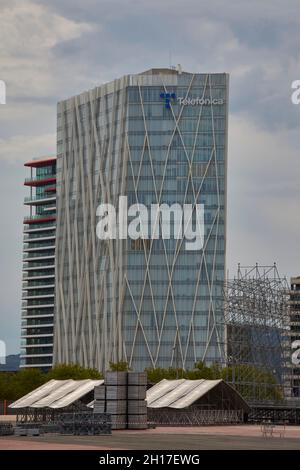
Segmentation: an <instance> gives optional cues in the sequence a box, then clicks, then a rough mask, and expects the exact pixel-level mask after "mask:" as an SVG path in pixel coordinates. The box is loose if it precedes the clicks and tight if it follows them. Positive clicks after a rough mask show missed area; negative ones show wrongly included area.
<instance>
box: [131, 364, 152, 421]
mask: <svg viewBox="0 0 300 470" xmlns="http://www.w3.org/2000/svg"><path fill="white" fill-rule="evenodd" d="M127 384H128V387H127V397H128V429H146V428H147V402H146V388H147V374H146V373H145V372H128V377H127Z"/></svg>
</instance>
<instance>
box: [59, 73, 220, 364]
mask: <svg viewBox="0 0 300 470" xmlns="http://www.w3.org/2000/svg"><path fill="white" fill-rule="evenodd" d="M166 96H167V99H166ZM227 114H228V76H227V75H226V74H190V73H180V72H177V71H175V70H173V69H170V70H165V69H163V70H159V69H156V70H155V69H153V70H150V71H148V72H144V73H143V74H140V75H132V76H125V77H123V78H122V79H120V80H115V81H113V82H111V83H109V84H106V85H103V86H101V87H98V88H95V89H94V90H92V91H89V92H86V93H83V94H81V95H79V96H76V97H74V98H71V99H69V100H66V101H63V102H61V103H59V105H58V162H57V201H58V202H57V203H58V219H57V243H56V315H55V346H54V362H56V363H57V362H79V363H81V364H83V365H86V366H93V367H97V368H98V369H100V370H104V368H105V367H107V365H108V362H109V361H118V360H121V359H123V360H126V361H128V362H129V365H130V366H131V367H132V368H133V369H135V370H143V369H144V368H145V367H169V366H175V365H177V366H180V367H181V366H182V367H184V368H191V367H193V365H194V363H195V362H196V361H199V360H204V361H206V362H208V363H211V362H216V361H217V362H220V361H221V358H222V345H223V343H224V334H223V328H224V318H223V309H222V298H223V283H224V270H225V247H226V169H227ZM121 195H126V196H127V197H128V205H132V204H136V203H140V204H144V205H145V206H146V207H149V206H150V205H151V204H168V205H172V204H174V203H178V204H180V205H181V206H182V205H183V204H193V206H194V205H195V204H203V205H204V246H203V249H201V250H197V251H187V250H186V248H185V241H184V240H177V239H172V238H171V239H169V240H165V239H163V238H159V239H147V240H145V239H137V240H131V239H122V240H119V239H114V240H106V241H103V240H99V239H98V238H97V237H96V224H97V217H96V209H97V206H98V205H99V204H100V203H110V204H113V205H114V206H115V207H116V208H117V207H118V200H119V196H121ZM220 305H221V307H220Z"/></svg>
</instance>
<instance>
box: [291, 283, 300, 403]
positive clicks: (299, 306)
mask: <svg viewBox="0 0 300 470" xmlns="http://www.w3.org/2000/svg"><path fill="white" fill-rule="evenodd" d="M290 340H291V349H292V351H291V354H293V353H294V354H293V356H295V357H292V363H291V391H292V397H300V364H297V362H298V360H299V359H300V354H297V350H299V349H300V276H297V277H292V278H291V291H290ZM298 358H299V359H298Z"/></svg>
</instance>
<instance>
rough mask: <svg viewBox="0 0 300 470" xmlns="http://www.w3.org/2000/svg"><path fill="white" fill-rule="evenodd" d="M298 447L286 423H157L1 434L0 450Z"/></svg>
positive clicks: (298, 434)
mask: <svg viewBox="0 0 300 470" xmlns="http://www.w3.org/2000/svg"><path fill="white" fill-rule="evenodd" d="M18 449H30V450H35V449H38V450H42V449H45V450H46V449H47V450H48V449H49V450H50V449H51V450H64V449H73V450H81V449H90V450H92V449H93V450H95V449H96V450H113V449H115V450H133V449H136V450H176V449H182V450H205V449H206V450H219V449H220V450H221V449H227V450H255V449H279V450H300V427H299V426H289V427H287V428H286V431H285V436H284V437H283V438H280V437H279V435H278V434H276V435H275V436H274V437H268V438H265V437H263V436H262V433H261V429H260V426H254V425H252V426H250V425H243V426H207V427H158V428H156V429H147V430H144V431H130V430H124V431H113V434H112V435H111V436H63V435H60V434H45V435H43V436H39V437H15V436H4V437H1V438H0V450H18Z"/></svg>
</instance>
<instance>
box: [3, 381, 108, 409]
mask: <svg viewBox="0 0 300 470" xmlns="http://www.w3.org/2000/svg"><path fill="white" fill-rule="evenodd" d="M103 383H104V380H91V379H85V380H72V379H70V380H54V379H52V380H50V381H49V382H47V383H45V384H43V385H41V386H40V387H38V388H36V389H35V390H33V391H32V392H30V393H28V394H27V395H25V396H24V397H22V398H20V399H19V400H17V401H15V402H14V403H12V404H11V405H10V408H55V409H56V408H64V407H66V406H69V405H71V404H72V403H75V402H76V401H77V400H79V399H80V398H82V397H84V396H85V395H86V394H87V393H89V392H91V391H92V390H93V389H94V388H95V387H96V386H97V385H101V384H103Z"/></svg>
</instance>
